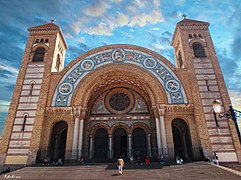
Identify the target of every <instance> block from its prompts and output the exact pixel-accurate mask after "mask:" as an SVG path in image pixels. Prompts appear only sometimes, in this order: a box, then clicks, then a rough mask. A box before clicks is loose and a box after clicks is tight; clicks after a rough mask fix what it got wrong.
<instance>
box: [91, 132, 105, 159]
mask: <svg viewBox="0 0 241 180" xmlns="http://www.w3.org/2000/svg"><path fill="white" fill-rule="evenodd" d="M94 147H95V155H94V157H95V158H107V152H108V132H107V131H106V130H105V129H104V128H101V129H98V130H97V131H96V133H95V145H94Z"/></svg>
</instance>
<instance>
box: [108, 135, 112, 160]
mask: <svg viewBox="0 0 241 180" xmlns="http://www.w3.org/2000/svg"><path fill="white" fill-rule="evenodd" d="M108 156H109V159H112V158H113V150H112V134H110V135H109V154H108Z"/></svg>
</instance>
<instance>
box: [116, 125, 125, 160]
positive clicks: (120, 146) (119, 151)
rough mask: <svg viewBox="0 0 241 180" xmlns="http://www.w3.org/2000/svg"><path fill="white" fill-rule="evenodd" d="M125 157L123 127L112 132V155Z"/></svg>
mask: <svg viewBox="0 0 241 180" xmlns="http://www.w3.org/2000/svg"><path fill="white" fill-rule="evenodd" d="M119 156H123V157H127V134H126V131H125V130H124V129H123V128H118V129H116V130H115V132H114V157H119Z"/></svg>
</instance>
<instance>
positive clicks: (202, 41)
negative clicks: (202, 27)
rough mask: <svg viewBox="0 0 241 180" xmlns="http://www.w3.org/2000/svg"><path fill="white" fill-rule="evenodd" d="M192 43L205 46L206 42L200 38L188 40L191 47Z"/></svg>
mask: <svg viewBox="0 0 241 180" xmlns="http://www.w3.org/2000/svg"><path fill="white" fill-rule="evenodd" d="M193 43H200V44H201V45H202V46H203V47H206V46H207V45H206V42H205V41H204V40H202V39H192V40H191V41H190V42H189V46H190V47H192V45H193Z"/></svg>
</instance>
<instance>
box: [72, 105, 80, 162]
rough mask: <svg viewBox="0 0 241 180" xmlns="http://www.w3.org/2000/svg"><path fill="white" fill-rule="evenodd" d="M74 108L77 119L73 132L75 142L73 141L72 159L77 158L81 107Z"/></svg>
mask: <svg viewBox="0 0 241 180" xmlns="http://www.w3.org/2000/svg"><path fill="white" fill-rule="evenodd" d="M73 110H74V117H75V120H74V134H73V142H72V157H71V159H77V152H78V151H77V148H78V134H79V133H78V130H79V116H80V109H79V108H78V107H74V108H73Z"/></svg>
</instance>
